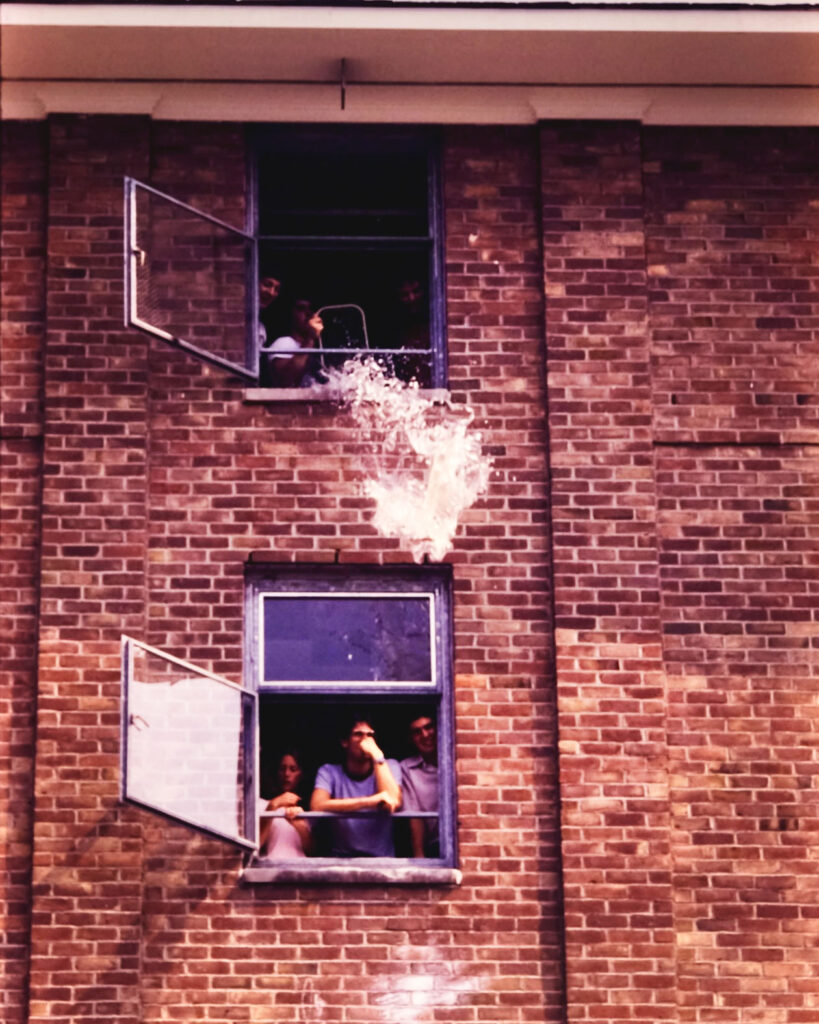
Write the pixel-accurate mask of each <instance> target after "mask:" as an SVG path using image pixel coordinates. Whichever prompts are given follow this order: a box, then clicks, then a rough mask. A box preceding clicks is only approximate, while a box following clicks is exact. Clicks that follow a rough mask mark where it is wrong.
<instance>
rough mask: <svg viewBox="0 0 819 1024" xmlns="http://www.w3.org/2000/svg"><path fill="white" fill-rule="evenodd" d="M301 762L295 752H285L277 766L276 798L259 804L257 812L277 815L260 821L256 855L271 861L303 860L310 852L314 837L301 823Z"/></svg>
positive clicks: (305, 824)
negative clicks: (262, 811) (257, 853)
mask: <svg viewBox="0 0 819 1024" xmlns="http://www.w3.org/2000/svg"><path fill="white" fill-rule="evenodd" d="M303 774H304V773H303V771H302V759H301V755H300V754H299V752H298V751H297V750H294V749H292V748H291V749H290V750H285V751H284V752H283V753H282V754H281V756H280V757H279V759H278V762H277V764H276V790H277V792H276V795H275V796H274V797H273V799H272V800H266V799H265V798H264V797H262V798H261V800H260V805H261V806H260V810H264V811H276V812H277V817H275V818H262V819H261V826H260V828H259V854H260V856H262V857H267V858H270V859H273V860H291V859H292V858H294V857H306V856H307V855H308V854H309V853H311V852H312V848H313V837H312V834H311V831H310V826H309V824H308V823H307V822H306V821H305V820H304V819H300V818H299V815H300V814H301V812H302V809H301V807H300V806H299V805H300V804H301V795H300V793H299V787H300V786H301V782H302V778H303Z"/></svg>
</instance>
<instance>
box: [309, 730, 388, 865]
mask: <svg viewBox="0 0 819 1024" xmlns="http://www.w3.org/2000/svg"><path fill="white" fill-rule="evenodd" d="M341 746H342V748H343V751H344V754H343V757H342V761H341V764H323V765H322V766H321V768H319V770H318V774H317V775H316V785H315V789H314V790H313V796H312V797H311V799H310V810H311V811H335V812H339V811H343V812H349V811H356V812H359V813H358V814H357V815H355V816H354V817H349V818H348V817H343V818H342V817H339V818H337V819H336V820H335V821H333V822H332V827H331V841H330V856H331V857H394V856H395V847H394V845H393V838H392V819H391V815H392V813H393V811H397V810H399V809H400V807H401V785H400V782H399V781H398V780H399V779H400V778H401V769H400V767H399V765H398V762H397V761H393V760H388V759H387V758H386V757H385V756H384V753H383V751H382V750H381V748H380V747H379V746H378V744H377V743H376V740H375V729H373V727H372V724H371V723H370V722H369V721H367V719H366V717H362V716H360V715H356V716H355V717H354V720H353V721H351V723H350V727H349V729H348V730H347V731H346V734H345V739H343V740H342V741H341Z"/></svg>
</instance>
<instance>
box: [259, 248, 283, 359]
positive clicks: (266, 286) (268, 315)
mask: <svg viewBox="0 0 819 1024" xmlns="http://www.w3.org/2000/svg"><path fill="white" fill-rule="evenodd" d="M281 291H282V275H281V274H280V273H279V271H278V270H277V269H276V268H275V267H272V266H266V267H264V268H263V269H262V270H261V271H260V273H259V347H260V348H264V347H265V345H266V344H267V343H268V341H269V340H270V339H271V338H274V337H275V336H276V334H275V317H276V316H277V314H278V313H279V305H280V304H279V296H280V295H281Z"/></svg>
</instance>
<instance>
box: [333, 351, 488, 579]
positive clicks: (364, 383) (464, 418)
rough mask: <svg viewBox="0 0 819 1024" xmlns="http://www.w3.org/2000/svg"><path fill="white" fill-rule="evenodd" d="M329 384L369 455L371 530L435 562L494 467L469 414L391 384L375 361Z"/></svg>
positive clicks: (338, 373) (356, 364) (342, 372)
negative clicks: (362, 440) (365, 442)
mask: <svg viewBox="0 0 819 1024" xmlns="http://www.w3.org/2000/svg"><path fill="white" fill-rule="evenodd" d="M329 376H330V383H329V386H330V388H331V389H332V390H333V393H334V397H336V398H337V400H338V401H339V402H340V403H341V404H342V405H344V406H346V407H347V408H348V409H349V410H350V412H351V414H352V416H353V418H354V419H355V421H356V423H357V424H358V426H359V428H361V430H362V431H363V432H364V436H365V439H366V440H367V441H368V442H369V444H370V446H371V448H372V451H373V453H374V454H373V456H372V457H371V458H370V459H368V460H365V465H364V471H365V474H366V475H365V480H364V483H363V490H364V493H365V494H366V495H367V496H368V497H370V498H372V499H373V501H374V502H375V514H374V516H373V525H374V526H375V528H376V529H377V530H378V532H379V533H380V534H382V536H384V537H396V538H398V540H400V541H401V542H402V543H403V544H405V545H406V546H407V547H408V548H409V550H410V552H411V553H412V557H413V558H414V559H415V561H416V562H421V561H422V560H423V559H424V557H425V556H428V557H429V558H431V559H432V560H433V561H440V560H441V559H442V558H443V557H444V555H446V553H447V552H448V551H449V550H450V548H451V547H452V544H453V540H454V537H455V533H456V531H457V529H458V522H459V520H460V517H461V514H462V513H463V512H465V511H466V509H468V508H470V507H471V506H472V505H474V503H475V502H476V501H477V500H478V498H479V497H480V496H481V495H482V494H483V493H484V492H485V491H486V489H487V487H488V486H489V474H490V472H491V469H492V461H491V459H490V458H489V456H487V455H485V454H484V453H483V450H482V444H481V435H480V434H479V433H477V432H475V431H474V430H470V427H471V425H472V421H473V420H474V413H473V411H472V409H470V408H469V406H456V405H453V404H452V403H450V402H438V401H435V400H433V399H431V398H428V397H425V395H424V394H423V392H422V391H421V390H420V388H419V387H418V384H417V383H415V382H414V381H413V382H411V383H409V384H407V383H404V382H403V381H400V380H397V379H396V378H395V377H392V376H389V374H388V373H387V372H386V371H385V370H384V369H383V368H382V367H381V366H380V365H379V364H378V363H377V362H376V361H375V360H372V359H364V360H351V361H349V362H347V363H345V365H344V366H343V367H342V368H341V369H339V370H332V371H330V374H329Z"/></svg>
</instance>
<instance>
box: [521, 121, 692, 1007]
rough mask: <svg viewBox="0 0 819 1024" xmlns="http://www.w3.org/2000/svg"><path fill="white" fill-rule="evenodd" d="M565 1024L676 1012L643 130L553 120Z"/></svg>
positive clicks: (549, 290) (548, 208)
mask: <svg viewBox="0 0 819 1024" xmlns="http://www.w3.org/2000/svg"><path fill="white" fill-rule="evenodd" d="M541 141H542V150H541V152H542V202H543V238H544V275H545V289H546V341H547V360H548V375H549V378H548V385H549V387H548V391H549V430H550V446H551V463H552V475H553V533H554V572H555V613H556V642H557V687H558V722H559V735H560V780H561V799H562V830H563V868H564V881H565V914H566V952H567V970H568V1015H569V1019H570V1020H572V1021H595V1022H600V1024H602V1022H605V1021H614V1020H617V1021H627V1020H651V1021H652V1022H654V1024H658V1022H661V1021H673V1020H674V1019H675V1017H676V1008H675V996H674V941H673V927H672V925H673V922H672V903H671V884H670V883H671V878H670V868H671V865H670V850H669V833H668V826H669V804H668V777H667V771H668V766H667V740H666V722H665V707H664V683H663V671H662V661H661V645H660V637H661V634H660V616H659V592H658V558H657V550H656V547H657V534H656V509H655V502H656V495H655V479H654V465H653V450H652V437H651V394H650V366H649V349H648V332H647V298H646V274H645V248H644V232H645V228H644V212H643V196H642V182H641V167H640V133H639V128H638V126H637V125H633V124H627V123H617V124H614V123H612V124H607V123H586V124H582V125H570V124H565V125H564V124H546V125H544V126H543V128H542V134H541Z"/></svg>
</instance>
